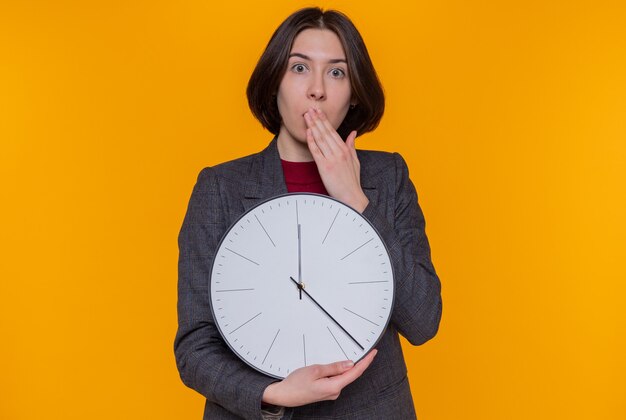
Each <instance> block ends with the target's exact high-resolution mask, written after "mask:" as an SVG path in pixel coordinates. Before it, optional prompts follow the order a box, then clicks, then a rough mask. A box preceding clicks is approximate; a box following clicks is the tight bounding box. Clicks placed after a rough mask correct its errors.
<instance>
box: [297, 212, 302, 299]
mask: <svg viewBox="0 0 626 420" xmlns="http://www.w3.org/2000/svg"><path fill="white" fill-rule="evenodd" d="M300 235H301V229H300V224H299V223H298V283H299V284H300V285H299V286H298V289H299V291H300V300H302V239H301V237H300Z"/></svg>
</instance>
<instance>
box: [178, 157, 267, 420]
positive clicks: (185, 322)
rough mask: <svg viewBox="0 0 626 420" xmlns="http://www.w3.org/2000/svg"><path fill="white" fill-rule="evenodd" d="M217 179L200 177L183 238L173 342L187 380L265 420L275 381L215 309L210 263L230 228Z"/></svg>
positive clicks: (207, 174) (210, 174) (208, 173)
mask: <svg viewBox="0 0 626 420" xmlns="http://www.w3.org/2000/svg"><path fill="white" fill-rule="evenodd" d="M221 203H222V202H221V200H220V193H219V186H218V179H217V176H216V175H215V173H214V171H213V170H212V169H211V168H206V169H204V170H203V171H202V172H201V173H200V175H199V176H198V180H197V182H196V185H195V187H194V189H193V192H192V195H191V199H190V201H189V206H188V209H187V214H186V215H185V219H184V222H183V225H182V228H181V231H180V234H179V237H178V246H179V261H178V331H177V334H176V338H175V341H174V353H175V356H176V364H177V367H178V371H179V373H180V376H181V379H182V381H183V382H184V383H185V385H187V386H188V387H190V388H193V389H195V390H196V391H198V392H199V393H200V394H202V395H204V396H205V397H206V398H207V399H208V400H209V401H212V402H215V403H217V404H219V405H221V406H222V407H224V408H225V409H227V410H228V411H230V412H232V413H234V414H236V415H237V416H240V417H243V418H246V419H261V418H262V414H261V398H262V396H263V391H264V390H265V388H266V387H267V386H268V385H269V384H270V383H272V382H274V381H276V379H273V378H270V377H268V376H265V375H262V374H261V373H259V372H256V371H254V370H253V369H251V368H250V367H249V366H247V365H246V364H245V363H243V362H242V361H241V360H240V359H238V358H237V357H236V356H235V355H234V354H233V353H232V351H231V350H230V349H229V348H228V347H227V345H226V344H225V343H224V341H223V340H222V338H221V336H220V333H219V331H218V329H217V326H216V325H215V323H214V320H213V315H212V312H211V307H210V298H209V281H210V276H211V266H212V262H213V259H214V255H215V252H216V250H217V246H218V244H219V241H220V239H221V236H222V235H223V233H224V232H225V230H226V229H227V228H228V217H227V215H226V214H225V211H224V209H223V208H222V204H221Z"/></svg>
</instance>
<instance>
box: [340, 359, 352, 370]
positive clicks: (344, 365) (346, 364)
mask: <svg viewBox="0 0 626 420" xmlns="http://www.w3.org/2000/svg"><path fill="white" fill-rule="evenodd" d="M341 366H342V367H343V368H344V369H349V368H351V367H352V366H354V362H353V361H352V360H348V361H347V362H343V363H342V365H341Z"/></svg>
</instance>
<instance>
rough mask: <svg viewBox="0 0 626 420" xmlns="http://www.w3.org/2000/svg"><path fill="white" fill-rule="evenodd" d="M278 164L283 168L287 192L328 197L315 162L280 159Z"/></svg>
mask: <svg viewBox="0 0 626 420" xmlns="http://www.w3.org/2000/svg"><path fill="white" fill-rule="evenodd" d="M280 163H281V164H282V166H283V174H284V176H285V182H286V183H287V191H289V192H290V193H292V192H310V193H318V194H324V195H328V192H327V191H326V188H324V183H323V182H322V177H321V176H320V173H319V171H318V170H317V165H316V164H315V161H312V162H288V161H286V160H282V159H281V160H280Z"/></svg>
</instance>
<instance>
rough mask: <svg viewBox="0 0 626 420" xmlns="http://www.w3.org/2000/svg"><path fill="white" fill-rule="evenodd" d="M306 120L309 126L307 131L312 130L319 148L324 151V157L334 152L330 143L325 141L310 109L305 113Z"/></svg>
mask: <svg viewBox="0 0 626 420" xmlns="http://www.w3.org/2000/svg"><path fill="white" fill-rule="evenodd" d="M304 120H305V122H306V125H307V127H308V130H307V131H310V132H311V135H312V136H313V140H314V142H315V144H316V145H317V147H318V148H319V150H320V151H321V152H322V155H323V156H324V157H327V156H330V155H331V154H332V150H331V149H330V148H329V146H328V143H327V142H326V141H324V136H323V135H322V133H321V132H320V129H319V127H318V126H317V124H316V123H315V122H314V121H313V117H312V116H311V114H310V111H309V112H306V113H305V114H304Z"/></svg>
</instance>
